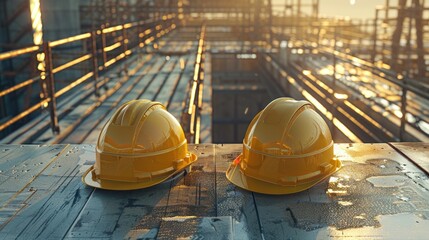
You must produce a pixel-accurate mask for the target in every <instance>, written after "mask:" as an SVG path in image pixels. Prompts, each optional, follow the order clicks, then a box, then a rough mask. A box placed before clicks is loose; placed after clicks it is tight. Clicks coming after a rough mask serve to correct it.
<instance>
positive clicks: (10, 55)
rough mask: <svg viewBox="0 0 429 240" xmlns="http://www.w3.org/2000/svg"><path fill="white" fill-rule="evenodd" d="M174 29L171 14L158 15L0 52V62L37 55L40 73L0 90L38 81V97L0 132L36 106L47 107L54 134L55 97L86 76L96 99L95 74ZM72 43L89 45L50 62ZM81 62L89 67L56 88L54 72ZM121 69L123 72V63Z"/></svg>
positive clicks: (2, 94)
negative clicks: (74, 54)
mask: <svg viewBox="0 0 429 240" xmlns="http://www.w3.org/2000/svg"><path fill="white" fill-rule="evenodd" d="M175 28H176V16H175V14H168V15H164V16H162V17H161V18H160V19H155V20H145V21H137V22H131V23H125V24H121V25H117V26H113V27H109V28H104V29H99V30H96V31H92V32H89V33H83V34H79V35H76V36H71V37H68V38H64V39H59V40H56V41H50V42H45V43H44V44H43V45H41V46H31V47H26V48H22V49H17V50H13V51H9V52H5V53H0V61H5V60H10V59H14V58H19V57H22V56H23V55H25V54H37V55H36V56H37V60H38V61H39V65H38V69H39V70H40V74H39V75H38V76H34V77H32V78H30V79H28V80H25V81H23V82H21V83H19V84H16V85H14V86H12V87H9V88H7V89H4V90H2V91H0V97H5V96H7V95H9V94H10V93H13V92H16V91H18V90H20V89H23V88H24V87H27V86H30V85H32V84H35V83H37V82H39V83H40V87H41V93H40V100H39V101H38V102H37V103H35V104H34V105H32V106H30V107H29V108H27V109H25V110H23V111H20V112H19V114H17V115H15V116H12V117H11V118H10V119H8V120H7V121H5V122H3V123H1V124H0V132H1V131H4V130H5V129H7V128H8V127H11V126H12V125H13V124H15V123H17V122H18V121H20V120H22V119H24V118H25V117H27V116H29V115H30V114H32V113H34V112H36V111H37V110H39V109H45V108H49V113H50V121H51V128H52V131H53V133H54V134H58V133H59V132H60V129H59V123H58V114H57V110H56V101H57V99H58V98H59V97H61V96H63V95H64V94H66V93H67V92H69V91H71V90H72V89H74V88H75V87H77V86H79V85H81V84H82V83H84V82H86V81H88V80H89V79H92V80H93V86H94V89H93V92H94V94H95V96H96V97H97V101H98V98H99V97H100V94H99V88H100V87H102V86H104V85H105V84H106V83H107V82H106V81H99V75H100V74H101V73H103V72H104V71H106V70H107V69H109V68H110V67H112V66H113V65H115V64H116V63H118V62H119V61H121V60H122V59H125V58H126V57H128V56H130V55H131V54H133V53H135V52H137V49H140V48H143V47H145V46H146V45H148V44H151V43H152V42H154V41H156V40H157V39H159V38H161V37H162V36H164V35H165V34H167V33H168V32H170V31H171V30H173V29H175ZM129 33H132V34H129ZM75 42H81V43H82V45H88V46H90V47H88V48H87V50H86V52H85V53H84V54H83V55H80V56H78V57H76V58H73V59H72V60H68V61H67V62H65V63H62V64H60V65H56V62H54V61H53V58H52V51H53V50H54V49H55V48H57V47H60V46H64V45H67V44H71V43H75ZM107 44H109V45H107ZM109 53H113V56H110V57H109V55H112V54H109ZM100 60H101V61H100ZM83 63H89V65H90V66H91V67H90V70H89V71H87V72H85V73H84V74H83V75H81V76H79V77H77V78H76V79H74V80H72V81H71V82H70V83H69V84H67V85H65V86H64V87H63V88H61V89H56V87H55V86H56V84H55V83H56V80H55V74H58V73H60V72H63V71H66V70H71V69H72V68H73V67H74V66H76V65H78V64H83ZM123 70H124V71H125V72H127V69H126V65H125V67H124V69H123Z"/></svg>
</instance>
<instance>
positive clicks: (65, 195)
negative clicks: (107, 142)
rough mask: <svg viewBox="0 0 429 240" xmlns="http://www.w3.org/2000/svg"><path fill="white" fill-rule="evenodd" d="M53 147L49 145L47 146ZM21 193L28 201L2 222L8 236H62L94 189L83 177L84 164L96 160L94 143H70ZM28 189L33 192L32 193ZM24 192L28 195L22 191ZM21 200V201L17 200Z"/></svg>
mask: <svg viewBox="0 0 429 240" xmlns="http://www.w3.org/2000/svg"><path fill="white" fill-rule="evenodd" d="M43 148H49V147H43ZM64 150H65V151H63V152H61V154H60V155H59V156H58V157H57V158H55V159H54V161H52V162H51V163H50V164H49V165H48V167H47V168H45V169H44V170H43V171H42V172H41V173H40V174H39V175H38V176H37V177H36V178H35V179H34V180H33V181H32V182H31V184H28V185H27V186H25V188H24V190H23V191H22V192H21V193H20V194H18V195H17V197H16V198H17V199H22V200H25V201H24V202H21V203H20V204H23V205H25V207H23V208H22V209H21V210H20V211H19V213H18V214H17V215H14V216H12V217H11V218H10V219H9V220H8V221H7V222H6V224H5V225H2V226H1V229H0V238H4V239H16V238H20V239H62V238H63V237H64V236H65V234H66V233H67V231H68V229H69V228H70V226H71V224H72V223H73V221H74V219H75V218H76V217H77V216H78V214H79V213H80V211H81V209H82V208H83V206H84V205H85V203H86V201H87V199H88V197H89V196H90V194H91V192H92V191H93V189H92V188H86V187H84V185H83V184H82V182H81V180H80V178H81V174H82V171H83V170H84V169H81V167H82V164H83V163H85V162H86V161H93V159H94V155H95V153H94V147H93V146H91V147H89V146H88V145H86V146H85V145H82V146H71V145H69V146H67V147H66V148H65V149H64ZM28 192H33V193H32V194H31V195H30V196H28V197H27V196H26V195H28ZM22 194H24V197H21V195H22ZM14 204H18V203H14Z"/></svg>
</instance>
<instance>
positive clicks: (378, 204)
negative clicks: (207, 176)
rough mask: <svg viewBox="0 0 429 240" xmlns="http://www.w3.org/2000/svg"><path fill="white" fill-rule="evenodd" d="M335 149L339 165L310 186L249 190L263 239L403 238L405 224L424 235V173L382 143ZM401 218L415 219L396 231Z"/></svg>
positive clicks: (418, 235)
mask: <svg viewBox="0 0 429 240" xmlns="http://www.w3.org/2000/svg"><path fill="white" fill-rule="evenodd" d="M335 152H336V154H337V155H338V157H339V158H340V159H341V160H342V161H343V164H344V166H343V167H342V169H340V170H339V171H338V172H337V173H335V174H334V175H333V176H331V177H330V178H328V179H326V180H324V181H323V182H322V183H320V184H318V185H316V186H314V187H312V188H310V189H309V190H307V191H303V192H300V193H297V194H291V195H283V196H270V195H264V194H254V196H255V201H256V205H257V209H258V214H259V217H260V221H261V232H262V234H263V235H264V237H265V239H289V238H292V239H308V238H312V239H314V238H321V239H326V238H338V237H340V238H342V237H350V238H388V239H389V238H397V239H403V238H409V237H410V235H409V233H408V230H409V229H410V228H412V229H413V238H414V237H415V238H416V239H422V238H424V235H421V233H422V232H424V230H423V228H425V227H424V226H429V225H428V224H429V221H428V220H427V219H428V218H427V215H428V213H429V211H428V210H429V203H428V202H427V199H428V198H429V191H428V189H429V188H428V187H427V186H428V179H427V176H425V175H424V174H423V173H422V172H421V171H420V170H419V169H417V168H416V167H415V166H413V165H411V164H410V163H409V162H408V161H407V160H406V159H404V158H403V157H402V156H401V155H400V154H398V153H397V152H396V151H395V150H394V149H392V148H391V147H390V146H389V145H387V144H342V145H336V148H335ZM403 220H406V221H408V220H413V221H414V222H407V223H406V224H405V225H406V227H405V228H402V230H401V231H398V230H397V229H398V228H401V227H399V225H398V224H397V222H402V221H403ZM414 230H415V233H414Z"/></svg>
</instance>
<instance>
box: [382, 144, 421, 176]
mask: <svg viewBox="0 0 429 240" xmlns="http://www.w3.org/2000/svg"><path fill="white" fill-rule="evenodd" d="M390 144H391V145H392V146H393V147H394V148H395V149H396V150H398V151H400V152H402V153H403V154H404V155H405V156H407V157H408V158H409V159H410V160H411V161H413V162H414V163H415V164H417V165H418V166H419V167H421V168H422V169H424V170H425V171H426V173H427V174H429V143H423V142H418V143H416V142H395V143H390Z"/></svg>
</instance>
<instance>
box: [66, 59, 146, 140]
mask: <svg viewBox="0 0 429 240" xmlns="http://www.w3.org/2000/svg"><path fill="white" fill-rule="evenodd" d="M151 60H152V58H147V59H146V61H144V62H143V64H144V65H143V66H141V67H139V68H138V69H135V72H141V71H142V72H145V71H147V70H148V69H150V68H151V67H152V64H151V63H152V61H151ZM139 66H140V65H139ZM141 79H142V76H138V75H135V74H134V75H131V76H130V79H129V80H128V81H127V82H126V83H125V84H124V85H123V86H122V87H121V88H120V89H118V90H117V91H116V92H115V93H113V94H112V95H111V96H110V97H109V98H108V99H106V100H105V101H104V102H102V103H101V104H100V106H99V107H97V109H95V110H94V111H93V112H92V113H91V115H89V116H88V117H87V118H86V119H84V120H83V121H82V123H81V124H79V126H78V127H77V128H76V129H74V130H73V132H72V133H71V134H70V135H69V136H68V137H66V138H64V139H63V140H62V142H65V143H81V142H83V141H84V140H85V138H86V137H87V136H88V135H89V134H90V133H91V131H93V129H94V128H95V127H96V126H97V125H98V124H99V123H100V122H103V120H104V119H106V116H107V115H110V114H113V111H112V109H114V108H115V107H116V106H117V105H118V103H119V102H120V101H121V100H122V99H123V98H124V97H125V96H126V95H127V93H129V92H130V91H131V89H132V88H133V87H134V86H135V85H136V84H137V83H138V82H139V81H140V80H141ZM75 115H79V113H75ZM94 143H95V142H94Z"/></svg>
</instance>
